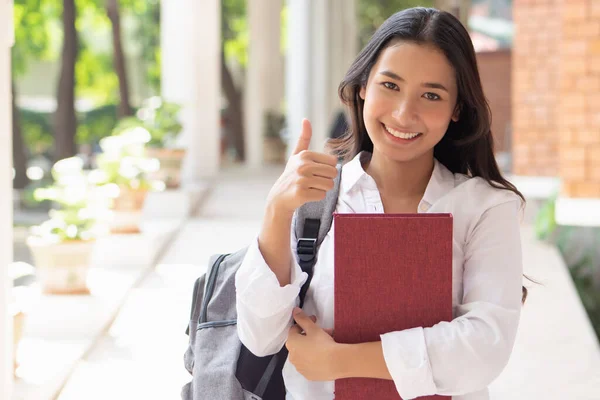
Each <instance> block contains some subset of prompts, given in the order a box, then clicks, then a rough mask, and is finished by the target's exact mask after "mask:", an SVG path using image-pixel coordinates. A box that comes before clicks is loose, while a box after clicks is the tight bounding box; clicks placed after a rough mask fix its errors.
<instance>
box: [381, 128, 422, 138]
mask: <svg viewBox="0 0 600 400" xmlns="http://www.w3.org/2000/svg"><path fill="white" fill-rule="evenodd" d="M385 130H386V131H388V132H389V133H390V134H391V135H392V136H395V137H397V138H400V139H412V138H414V137H417V136H418V135H419V133H418V132H417V133H408V132H400V131H397V130H395V129H392V128H390V127H388V126H387V125H385Z"/></svg>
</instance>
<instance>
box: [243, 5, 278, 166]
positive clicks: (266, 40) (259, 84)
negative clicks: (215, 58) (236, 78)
mask: <svg viewBox="0 0 600 400" xmlns="http://www.w3.org/2000/svg"><path fill="white" fill-rule="evenodd" d="M281 4H282V0H250V1H248V2H247V7H248V23H249V31H250V38H249V49H248V53H249V54H248V70H247V72H246V74H247V75H246V91H245V99H244V101H245V113H244V115H245V119H246V121H245V125H246V126H245V127H246V160H247V164H248V165H249V166H251V167H256V166H259V165H262V163H263V137H264V131H265V124H264V122H265V119H264V118H265V113H266V112H267V111H276V112H279V111H280V107H281V101H282V100H283V56H282V54H281V43H280V39H281Z"/></svg>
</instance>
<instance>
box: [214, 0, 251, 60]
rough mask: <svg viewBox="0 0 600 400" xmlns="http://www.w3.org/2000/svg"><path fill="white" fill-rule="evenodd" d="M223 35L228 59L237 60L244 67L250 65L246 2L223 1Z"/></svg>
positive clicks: (240, 0) (237, 0)
mask: <svg viewBox="0 0 600 400" xmlns="http://www.w3.org/2000/svg"><path fill="white" fill-rule="evenodd" d="M221 34H222V37H223V47H224V51H225V57H226V58H227V59H231V58H233V59H236V60H237V61H238V63H239V64H240V65H242V66H244V67H245V66H246V65H247V64H248V43H249V33H248V18H247V14H246V0H222V3H221Z"/></svg>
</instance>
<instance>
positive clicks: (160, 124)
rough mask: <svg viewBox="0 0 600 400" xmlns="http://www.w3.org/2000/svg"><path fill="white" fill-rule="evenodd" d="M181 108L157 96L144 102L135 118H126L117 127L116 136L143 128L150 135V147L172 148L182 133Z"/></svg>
mask: <svg viewBox="0 0 600 400" xmlns="http://www.w3.org/2000/svg"><path fill="white" fill-rule="evenodd" d="M180 111H181V106H179V105H178V104H175V103H169V102H166V101H163V100H162V99H161V98H160V97H158V96H155V97H151V98H149V99H146V100H145V101H144V104H143V106H142V107H141V108H140V109H139V110H138V112H137V113H136V116H135V117H128V118H124V119H122V120H121V121H119V123H118V124H117V126H116V127H115V130H114V132H113V134H114V135H118V134H121V133H123V132H125V131H128V130H132V129H134V128H138V127H140V128H143V129H145V130H147V131H148V132H149V133H150V141H149V142H148V145H150V146H156V147H165V146H172V145H173V144H174V142H175V139H176V138H177V135H178V134H179V132H181V129H182V126H181V124H180V123H179V119H178V116H179V112H180Z"/></svg>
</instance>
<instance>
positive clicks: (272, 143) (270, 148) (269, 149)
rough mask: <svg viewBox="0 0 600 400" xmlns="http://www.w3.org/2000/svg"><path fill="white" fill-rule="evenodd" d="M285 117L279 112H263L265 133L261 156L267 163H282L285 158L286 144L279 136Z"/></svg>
mask: <svg viewBox="0 0 600 400" xmlns="http://www.w3.org/2000/svg"><path fill="white" fill-rule="evenodd" d="M284 123H285V117H284V116H283V115H281V114H279V113H276V112H272V111H268V112H266V113H265V135H264V141H263V158H264V161H265V162H267V163H275V164H282V163H284V162H285V158H286V153H285V152H286V148H287V146H286V144H285V142H284V141H283V139H282V138H281V134H280V133H281V130H282V129H283V127H284Z"/></svg>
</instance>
